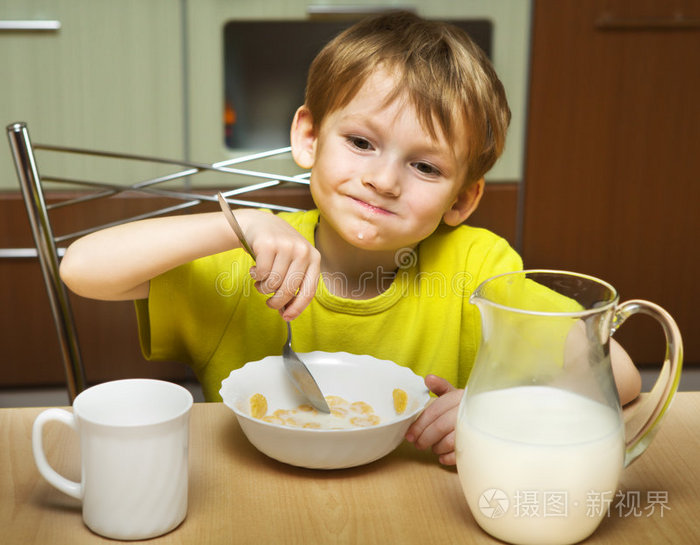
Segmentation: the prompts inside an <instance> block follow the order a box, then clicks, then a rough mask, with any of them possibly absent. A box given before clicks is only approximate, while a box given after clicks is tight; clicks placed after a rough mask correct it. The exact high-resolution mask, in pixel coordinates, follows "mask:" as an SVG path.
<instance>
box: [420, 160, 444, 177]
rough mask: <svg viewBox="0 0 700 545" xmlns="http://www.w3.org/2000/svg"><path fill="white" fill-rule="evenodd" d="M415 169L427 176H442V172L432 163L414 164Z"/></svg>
mask: <svg viewBox="0 0 700 545" xmlns="http://www.w3.org/2000/svg"><path fill="white" fill-rule="evenodd" d="M413 168H415V169H416V170H417V171H418V172H420V173H421V174H426V175H427V176H440V171H439V170H438V169H437V168H435V167H434V166H433V165H431V164H430V163H413Z"/></svg>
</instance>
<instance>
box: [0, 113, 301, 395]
mask: <svg viewBox="0 0 700 545" xmlns="http://www.w3.org/2000/svg"><path fill="white" fill-rule="evenodd" d="M7 135H8V138H9V141H10V149H11V152H12V157H13V160H14V163H15V167H16V170H17V177H18V179H19V184H20V188H21V191H22V197H23V199H24V203H25V206H26V209H27V216H28V218H29V224H30V227H31V230H32V236H33V238H34V243H35V245H36V250H37V256H38V258H39V263H40V265H41V272H42V276H43V278H44V283H45V286H46V290H47V294H48V298H49V303H50V305H51V312H52V315H53V320H54V323H55V326H56V333H57V335H58V341H59V347H60V352H61V359H62V360H63V366H64V371H65V377H66V386H67V389H68V395H69V398H70V401H71V403H72V402H73V400H74V399H75V397H76V396H77V395H78V394H79V393H80V392H81V391H83V390H84V389H85V388H86V387H87V382H86V378H85V367H84V364H83V359H82V356H81V351H80V344H79V342H78V332H77V330H76V325H75V319H74V316H73V310H72V308H71V304H70V298H69V296H68V291H67V289H66V286H65V285H64V284H63V282H62V281H61V278H60V276H59V263H60V258H61V257H62V255H63V253H64V252H65V248H64V247H61V246H59V244H62V243H65V242H68V241H70V240H72V239H76V238H78V237H80V236H83V235H86V234H89V233H91V232H94V231H98V230H100V229H104V228H106V227H111V226H114V225H119V224H122V223H127V222H130V221H136V220H140V219H145V218H149V217H155V216H161V215H165V214H171V213H175V212H178V211H181V210H185V209H189V208H191V207H194V206H197V205H199V204H202V203H206V202H216V201H217V198H216V191H214V192H213V193H212V194H206V193H199V192H197V191H193V190H174V189H168V188H164V187H161V184H164V183H165V182H173V181H174V180H184V179H189V178H190V177H192V176H194V175H196V174H199V173H202V172H210V171H215V172H222V173H227V174H233V175H237V176H244V177H246V178H247V179H254V180H255V183H250V184H247V185H244V186H238V187H235V188H232V189H227V190H225V191H222V193H223V194H224V196H225V197H226V200H227V202H229V203H230V204H232V205H236V206H248V207H256V208H268V209H271V210H277V211H296V210H299V209H298V208H294V207H289V206H283V205H279V204H270V203H262V202H257V201H254V200H247V199H240V198H234V197H240V196H242V195H245V194H246V193H250V192H253V191H257V190H260V189H265V188H272V187H276V186H280V185H287V184H290V183H292V184H302V185H308V184H309V181H308V178H309V174H308V172H304V173H301V174H297V175H294V176H286V175H281V174H272V173H268V172H260V171H256V170H246V169H240V168H237V167H234V166H233V165H238V164H242V163H246V162H251V161H255V160H259V159H263V158H266V157H271V156H276V155H281V154H286V153H289V151H290V148H280V149H275V150H270V151H265V152H262V153H255V154H251V155H246V156H243V157H237V158H235V159H230V160H227V161H222V162H219V163H213V164H207V163H196V162H192V161H185V160H176V159H165V158H161V157H149V156H143V155H134V154H124V153H113V152H107V151H97V150H87V149H79V148H70V147H64V146H55V145H47V144H35V143H34V144H33V143H32V141H31V139H30V137H29V130H28V128H27V125H26V123H22V122H17V123H12V124H10V125H9V126H8V127H7ZM35 150H46V151H50V152H55V153H60V154H78V155H85V156H92V157H103V158H111V159H119V160H126V161H139V162H147V163H157V164H161V165H173V166H175V167H178V168H179V169H178V170H176V171H174V172H171V173H168V174H166V175H163V176H158V177H155V178H149V179H146V180H141V181H138V182H135V183H132V184H126V185H118V184H113V183H103V182H99V181H85V180H77V179H70V178H66V177H58V176H45V175H41V174H40V172H39V168H38V166H37V159H36V156H35ZM183 167H184V168H183ZM48 183H58V184H61V185H62V186H63V187H65V186H66V184H68V185H70V186H73V187H76V188H79V189H80V194H79V195H78V196H73V195H69V196H68V197H67V198H65V199H62V200H59V201H57V202H52V203H48V204H47V199H46V194H45V185H47V184H48ZM133 191H136V192H139V193H145V194H149V195H156V196H160V197H167V198H172V199H175V200H176V201H178V203H177V204H175V205H173V206H169V207H165V208H159V209H157V210H153V211H150V212H147V213H144V214H139V215H136V216H131V217H128V218H122V219H119V220H116V221H111V222H109V223H103V224H100V225H94V226H90V227H88V228H86V229H81V230H79V231H75V232H71V233H67V234H60V235H56V234H55V233H54V229H53V225H52V222H51V214H50V213H51V211H52V210H54V209H57V208H64V207H67V206H71V205H76V204H79V203H85V202H90V201H94V200H97V199H105V198H109V197H112V196H115V195H118V194H120V193H123V192H133Z"/></svg>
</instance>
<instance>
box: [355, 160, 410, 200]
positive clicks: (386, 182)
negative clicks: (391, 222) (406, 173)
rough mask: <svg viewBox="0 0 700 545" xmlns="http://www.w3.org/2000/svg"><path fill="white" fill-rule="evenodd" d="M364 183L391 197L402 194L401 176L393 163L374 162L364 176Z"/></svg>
mask: <svg viewBox="0 0 700 545" xmlns="http://www.w3.org/2000/svg"><path fill="white" fill-rule="evenodd" d="M362 184H363V185H365V186H367V187H370V188H371V189H373V190H374V191H376V192H377V193H381V194H382V195H387V196H389V197H398V196H399V195H400V194H401V184H400V177H399V174H398V172H397V170H396V169H395V168H394V167H393V166H392V165H387V164H374V165H373V168H371V169H368V170H367V171H366V172H365V173H364V174H363V176H362Z"/></svg>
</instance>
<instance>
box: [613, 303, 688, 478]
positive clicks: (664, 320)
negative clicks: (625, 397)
mask: <svg viewBox="0 0 700 545" xmlns="http://www.w3.org/2000/svg"><path fill="white" fill-rule="evenodd" d="M637 313H641V314H646V315H647V316H651V317H652V318H654V319H655V320H656V321H657V322H659V323H660V324H661V327H662V328H663V330H664V335H665V337H666V356H665V358H664V364H663V366H662V368H661V371H660V372H659V376H658V378H657V379H656V382H655V383H654V386H653V387H652V389H651V392H649V393H648V394H646V395H644V396H643V397H642V398H641V400H640V401H639V402H638V403H636V404H635V406H633V407H632V408H631V409H629V410H625V415H624V416H625V440H626V451H625V467H627V466H628V465H629V464H631V463H632V462H634V460H636V459H637V458H638V457H639V456H640V455H641V454H642V453H643V452H644V451H645V450H646V449H647V447H648V446H649V444H650V443H651V441H652V439H653V438H654V436H655V435H656V432H658V431H659V428H660V423H661V420H662V419H663V417H664V416H665V414H666V411H667V410H668V408H669V406H670V405H671V401H672V400H673V397H674V396H675V394H676V391H677V390H678V383H679V382H680V379H681V368H682V366H683V341H682V339H681V333H680V330H679V329H678V325H677V324H676V322H675V320H674V319H673V318H672V317H671V315H670V314H669V313H668V312H666V311H665V310H664V309H663V308H661V307H660V306H659V305H657V304H655V303H651V302H649V301H644V300H641V299H631V300H629V301H625V302H624V303H621V304H620V305H619V306H618V307H617V311H616V313H615V318H614V319H613V324H612V333H614V332H615V330H616V329H617V328H619V327H620V326H621V325H622V323H623V322H624V321H625V320H627V318H629V317H630V316H632V315H633V314H637Z"/></svg>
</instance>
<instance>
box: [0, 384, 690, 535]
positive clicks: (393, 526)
mask: <svg viewBox="0 0 700 545" xmlns="http://www.w3.org/2000/svg"><path fill="white" fill-rule="evenodd" d="M41 410H42V409H34V408H32V409H0V543H3V544H5V545H15V544H17V545H20V544H21V545H29V544H32V543H40V544H45V543H51V544H59V545H60V544H70V545H78V544H81V543H103V542H104V543H114V541H110V540H107V539H103V538H101V537H100V536H97V535H95V534H93V533H91V532H90V530H88V529H87V528H86V527H85V526H84V525H83V523H82V519H81V516H80V505H79V503H78V502H77V501H75V500H73V499H71V498H69V497H67V496H65V495H63V494H62V493H60V492H58V491H57V490H55V489H54V488H53V487H52V486H51V485H49V484H48V483H47V482H46V481H44V480H43V478H42V477H41V476H40V475H39V473H38V471H37V469H36V467H35V465H34V460H33V456H32V451H31V427H32V422H33V421H34V418H35V417H36V416H37V414H39V412H40V411H41ZM74 439H75V436H74V434H73V432H72V431H71V430H70V429H69V428H67V427H65V426H61V425H60V424H54V423H52V424H50V425H49V426H47V428H46V430H45V439H44V444H45V448H46V450H47V452H48V455H49V459H50V461H51V463H52V464H53V465H54V467H56V469H58V470H59V471H61V472H63V473H64V474H65V475H66V476H67V477H69V478H72V479H74V480H79V477H80V471H79V465H78V460H77V455H78V448H77V444H76V443H77V442H76V441H75V440H74ZM620 491H621V495H620V498H621V500H622V501H620V502H618V503H620V504H621V506H622V507H619V506H618V507H616V506H615V504H613V506H612V508H611V512H610V516H609V517H607V518H605V519H604V520H603V523H602V524H601V526H600V527H599V528H598V530H597V531H596V533H595V534H593V536H592V537H591V538H590V539H589V540H587V541H586V543H591V544H593V543H611V544H615V545H620V544H626V543H629V544H630V545H637V544H639V543H654V544H656V543H678V544H685V543H698V542H700V517H698V511H700V392H686V393H679V394H678V395H677V398H676V399H675V401H674V403H673V405H672V407H671V409H670V410H669V413H668V415H667V417H666V420H665V421H664V423H663V427H662V429H661V431H660V432H659V434H658V435H657V437H656V439H655V440H654V442H653V443H652V445H651V446H650V447H649V450H648V451H647V452H646V453H645V454H644V455H643V456H642V457H641V458H639V459H638V460H637V461H636V462H635V463H634V464H632V465H631V466H630V467H629V468H627V469H626V470H625V472H624V475H623V478H622V482H621V483H620ZM636 499H638V500H639V501H638V502H636ZM635 507H637V509H636V510H635ZM148 543H152V544H153V545H156V544H158V545H160V544H171V543H178V544H187V545H194V544H196V545H205V544H208V543H233V544H239V543H240V544H246V543H250V544H255V545H262V544H278V543H285V544H286V543H292V544H294V543H299V544H303V545H309V544H316V543H319V544H320V543H323V544H325V543H357V544H371V543H378V544H382V545H384V544H394V543H396V544H411V543H420V544H422V545H425V544H432V543H444V544H452V543H476V544H481V543H500V542H498V541H496V540H494V539H493V538H491V537H490V536H488V535H487V534H485V533H484V532H482V531H481V530H480V529H479V528H478V527H477V525H476V523H475V522H474V520H473V518H472V516H471V514H470V513H469V511H468V508H467V504H466V501H465V500H464V496H463V495H462V491H461V488H460V484H459V479H458V476H457V473H456V471H455V470H454V468H452V469H448V468H444V467H441V466H440V465H439V464H438V463H437V462H436V460H435V457H434V456H433V455H432V454H431V453H429V452H419V451H417V450H416V449H415V448H414V447H413V445H410V444H408V443H404V444H402V445H401V446H400V447H399V448H398V449H397V450H396V451H395V452H393V453H392V454H391V455H389V456H387V457H385V458H384V459H382V460H379V461H377V462H374V463H372V464H369V465H367V466H364V467H359V468H354V469H347V470H338V471H314V470H305V469H299V468H295V467H291V466H287V465H284V464H281V463H279V462H276V461H274V460H271V459H269V458H267V457H265V456H263V455H262V454H259V453H258V451H256V450H255V448H253V447H252V446H251V445H250V444H249V443H248V441H247V440H246V438H245V437H244V435H243V434H242V432H241V430H240V428H239V426H238V423H237V421H236V419H235V416H234V414H233V413H232V412H231V411H230V410H229V409H228V408H227V407H225V406H224V405H223V404H221V403H211V404H207V403H201V404H195V406H194V409H193V412H192V420H191V447H190V496H189V510H188V515H187V518H186V519H185V521H184V522H183V523H182V525H181V526H180V527H179V528H177V529H176V530H174V531H173V532H171V533H169V534H167V535H165V536H162V537H160V538H156V539H153V540H149V541H148Z"/></svg>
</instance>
